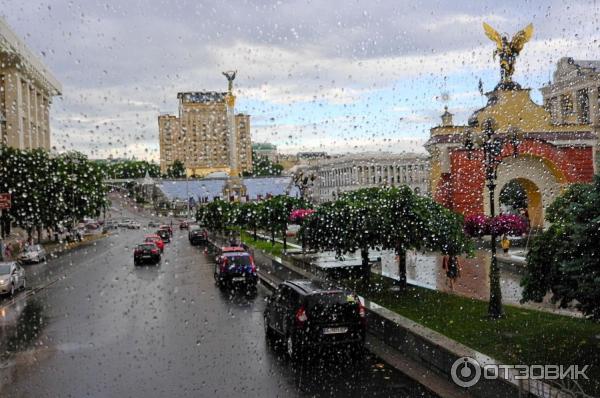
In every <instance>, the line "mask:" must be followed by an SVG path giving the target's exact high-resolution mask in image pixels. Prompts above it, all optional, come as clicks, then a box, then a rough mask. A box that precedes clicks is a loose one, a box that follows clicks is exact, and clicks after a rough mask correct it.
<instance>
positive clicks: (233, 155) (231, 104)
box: [222, 71, 246, 201]
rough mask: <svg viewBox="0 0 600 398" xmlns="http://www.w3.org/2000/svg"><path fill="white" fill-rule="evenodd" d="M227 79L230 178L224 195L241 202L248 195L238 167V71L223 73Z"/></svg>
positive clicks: (226, 101) (226, 99)
mask: <svg viewBox="0 0 600 398" xmlns="http://www.w3.org/2000/svg"><path fill="white" fill-rule="evenodd" d="M222 73H223V76H225V78H226V79H227V83H228V85H227V96H226V97H225V103H226V105H227V136H228V144H229V178H228V179H227V182H226V183H225V187H224V188H223V194H224V196H225V198H226V199H228V200H234V201H240V200H242V197H244V196H245V195H246V187H245V186H244V182H243V181H242V179H241V178H240V170H239V165H238V155H239V148H238V139H237V129H236V125H235V95H233V81H234V80H235V75H236V74H237V71H225V72H222Z"/></svg>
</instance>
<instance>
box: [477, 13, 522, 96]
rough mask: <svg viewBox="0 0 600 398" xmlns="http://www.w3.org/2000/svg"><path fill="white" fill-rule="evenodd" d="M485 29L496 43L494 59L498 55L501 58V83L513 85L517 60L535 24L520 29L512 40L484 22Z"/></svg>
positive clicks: (486, 33)
mask: <svg viewBox="0 0 600 398" xmlns="http://www.w3.org/2000/svg"><path fill="white" fill-rule="evenodd" d="M483 30H484V31H485V35H486V36H487V37H489V39H490V40H491V41H493V42H495V43H496V50H494V59H496V55H498V57H499V58H500V77H501V83H502V84H504V85H507V86H508V85H511V84H512V75H513V73H514V71H515V61H516V59H517V56H518V55H519V53H520V52H521V50H523V47H525V43H527V42H528V41H529V40H530V39H531V37H532V36H533V25H532V24H529V25H527V26H526V27H525V28H523V29H522V30H520V31H518V32H517V33H516V34H515V35H514V36H513V38H512V40H511V41H510V42H509V41H508V35H500V33H498V32H497V31H496V30H495V29H494V28H492V27H491V26H490V25H488V24H487V23H485V22H484V23H483Z"/></svg>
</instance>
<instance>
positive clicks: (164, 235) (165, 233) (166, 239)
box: [156, 229, 171, 243]
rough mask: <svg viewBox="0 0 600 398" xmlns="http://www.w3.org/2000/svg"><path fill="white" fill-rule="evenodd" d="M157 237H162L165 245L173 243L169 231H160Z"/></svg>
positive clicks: (157, 232)
mask: <svg viewBox="0 0 600 398" xmlns="http://www.w3.org/2000/svg"><path fill="white" fill-rule="evenodd" d="M156 235H158V236H160V238H161V239H162V240H163V242H165V243H170V242H171V234H169V231H167V230H166V229H159V230H158V231H156Z"/></svg>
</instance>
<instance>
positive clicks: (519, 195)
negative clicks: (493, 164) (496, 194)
mask: <svg viewBox="0 0 600 398" xmlns="http://www.w3.org/2000/svg"><path fill="white" fill-rule="evenodd" d="M500 203H501V204H503V205H507V206H510V207H512V208H513V209H525V208H527V192H525V189H523V186H521V184H519V182H518V181H515V180H512V181H510V182H509V183H508V184H506V185H505V186H504V188H502V191H501V192H500Z"/></svg>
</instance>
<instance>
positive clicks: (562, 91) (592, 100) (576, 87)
mask: <svg viewBox="0 0 600 398" xmlns="http://www.w3.org/2000/svg"><path fill="white" fill-rule="evenodd" d="M553 80H554V81H553V82H551V83H549V84H548V85H546V86H544V87H542V88H541V92H542V96H543V98H544V106H545V107H546V109H547V110H548V111H549V112H550V115H551V117H552V123H554V124H590V125H593V126H598V125H599V124H600V113H599V112H598V109H599V107H598V100H599V97H598V92H599V89H600V61H578V60H574V59H573V58H567V57H565V58H561V59H560V60H559V61H558V63H557V64H556V70H555V71H554V74H553Z"/></svg>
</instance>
